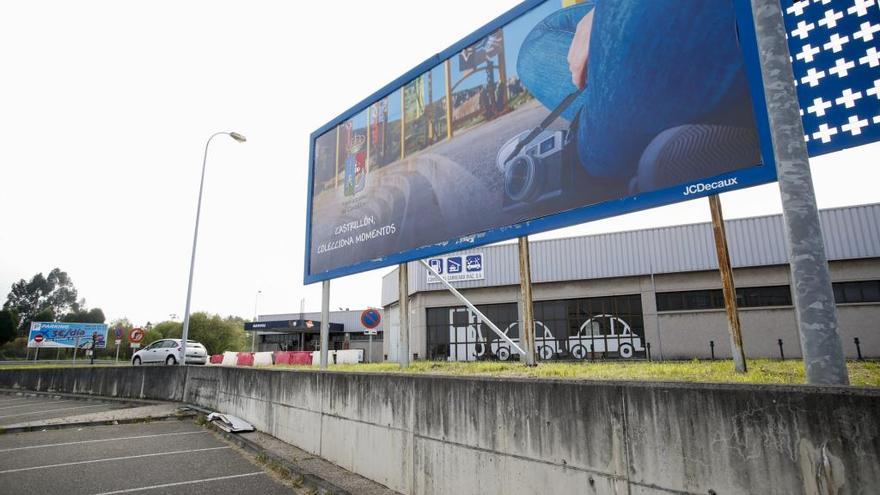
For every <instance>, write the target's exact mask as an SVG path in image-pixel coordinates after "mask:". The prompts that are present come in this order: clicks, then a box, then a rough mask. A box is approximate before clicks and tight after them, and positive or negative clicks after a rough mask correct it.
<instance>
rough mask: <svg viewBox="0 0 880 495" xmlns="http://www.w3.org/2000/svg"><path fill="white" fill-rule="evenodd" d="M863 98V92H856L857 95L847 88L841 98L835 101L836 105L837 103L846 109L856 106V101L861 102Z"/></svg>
mask: <svg viewBox="0 0 880 495" xmlns="http://www.w3.org/2000/svg"><path fill="white" fill-rule="evenodd" d="M861 98H862V92H861V91H856V92H855V93H853V91H852V90H851V89H849V88H847V89H844V90H843V93H841V94H840V98H838V99H836V100H834V103H837V104H838V105H843V106H845V107H846V108H852V107H854V106H856V100H860V99H861Z"/></svg>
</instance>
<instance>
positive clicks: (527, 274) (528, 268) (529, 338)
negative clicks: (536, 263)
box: [519, 236, 536, 366]
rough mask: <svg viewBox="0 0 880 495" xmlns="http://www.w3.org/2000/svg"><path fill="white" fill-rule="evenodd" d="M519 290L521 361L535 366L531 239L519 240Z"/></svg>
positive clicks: (522, 238) (523, 238) (521, 238)
mask: <svg viewBox="0 0 880 495" xmlns="http://www.w3.org/2000/svg"><path fill="white" fill-rule="evenodd" d="M519 290H520V294H521V296H522V297H521V299H522V310H521V311H522V313H521V314H522V327H521V329H522V332H520V334H521V335H520V342H522V347H523V350H524V351H525V353H523V354H522V355H520V360H521V361H522V363H523V364H525V365H526V366H535V364H536V363H535V318H534V312H533V309H534V308H533V306H532V263H531V260H530V259H529V238H528V237H525V236H524V237H520V238H519Z"/></svg>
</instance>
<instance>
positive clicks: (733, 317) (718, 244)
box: [709, 194, 748, 373]
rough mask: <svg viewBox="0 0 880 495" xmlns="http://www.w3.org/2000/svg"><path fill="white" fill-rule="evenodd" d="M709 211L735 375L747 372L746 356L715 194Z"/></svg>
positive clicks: (728, 255)
mask: <svg viewBox="0 0 880 495" xmlns="http://www.w3.org/2000/svg"><path fill="white" fill-rule="evenodd" d="M709 209H711V210H712V233H713V234H714V235H715V252H716V253H717V255H718V271H719V272H720V273H721V287H722V292H723V294H724V309H725V310H726V311H727V330H728V331H729V332H730V354H731V355H732V356H733V367H734V369H736V372H737V373H745V372H746V371H748V369H747V367H746V354H745V352H744V351H743V340H742V331H741V329H740V325H739V312H738V311H737V307H736V285H735V284H734V282H733V267H731V265H730V253H729V252H728V251H727V232H726V231H725V230H724V214H723V213H722V211H721V200H720V199H719V198H718V195H717V194H713V195H711V196H709Z"/></svg>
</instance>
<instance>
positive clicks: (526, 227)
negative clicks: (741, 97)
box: [303, 0, 776, 285]
mask: <svg viewBox="0 0 880 495" xmlns="http://www.w3.org/2000/svg"><path fill="white" fill-rule="evenodd" d="M545 1H546V0H525V1H524V2H523V3H521V4H519V5H517V6H516V7H514V8H512V9H510V10H508V11H507V12H505V13H504V14H502V15H500V16H499V17H497V18H495V19H494V20H492V21H490V22H489V23H487V24H486V25H484V26H483V27H481V28H479V29H477V30H476V31H474V32H473V33H471V34H470V35H468V36H466V37H465V38H463V39H461V40H460V41H458V42H456V43H454V44H453V45H451V46H450V47H448V48H446V49H445V50H443V51H442V52H440V53H437V54H435V55H433V56H431V57H430V58H428V59H427V60H425V61H424V62H422V63H420V64H419V65H417V66H415V67H414V68H412V69H411V70H409V71H407V72H406V73H405V74H403V75H402V76H400V77H398V78H396V79H394V80H393V81H392V82H390V83H389V84H386V85H385V86H384V87H383V88H382V89H380V90H378V91H376V92H375V93H373V94H371V95H370V96H368V97H367V98H365V99H364V100H362V101H361V102H359V103H358V104H356V105H354V106H353V107H351V108H349V109H348V110H346V111H345V112H343V113H342V114H340V115H339V116H337V117H336V118H334V119H332V120H330V121H329V122H327V123H326V124H324V125H323V126H321V127H320V128H318V130H316V131H314V132H313V133H312V134H311V135H310V137H309V174H308V184H307V188H308V194H307V200H306V201H307V203H306V242H305V265H304V267H303V274H304V275H303V282H304V283H305V284H306V285H308V284H312V283H315V282H321V281H324V280H331V279H334V278H339V277H344V276H347V275H353V274H355V273H360V272H364V271H368V270H374V269H377V268H383V267H386V266H392V265H397V264H400V263H405V262H408V261H416V260H420V259H425V258H429V257H433V256H438V255H442V254H446V253H450V252H455V251H460V250H463V249H471V248H476V247H479V246H484V245H486V244H492V243H496V242H501V241H506V240H510V239H514V238H516V237H521V236H526V235H531V234H537V233H540V232H546V231H548V230H555V229H560V228H563V227H569V226H572V225H577V224H580V223H585V222H590V221H594V220H601V219H604V218H609V217H613V216H618V215H623V214H626V213H633V212H636V211H641V210H647V209H650V208H656V207H659V206H665V205H669V204H674V203H678V202H681V201H687V200H691V199H697V198H701V197H706V196H709V195H712V194H720V193H722V192H730V191H734V190H737V189H744V188H747V187H753V186H757V185H761V184H766V183H769V182H774V181H776V166H775V162H774V160H773V146H772V141H771V137H770V126H769V116H768V114H767V104H766V98H765V95H764V79H763V77H762V75H761V69H760V64H759V58H758V46H757V38H756V35H755V25H754V22H753V18H752V8H751V3H750V1H749V0H732V3H733V7H734V10H735V12H736V19H737V28H738V35H739V36H738V39H739V43H740V47H741V49H742V52H743V58H744V64H745V70H746V76H747V78H748V82H749V89H750V91H751V93H752V107H753V110H754V115H755V120H756V124H757V129H758V135H759V139H760V147H761V157H762V159H763V164H761V165H757V166H754V167H750V168H746V169H742V170H738V171H735V172H730V173H726V174H721V175H715V176H710V177H706V178H703V179H700V180H698V181H692V182H687V183H683V184H680V185H677V186H673V187H669V188H665V189H660V190H657V191H652V192H650V193H646V194H640V195H636V196H629V197H627V198H623V199H617V200H612V201H606V202H603V203H597V204H593V205H587V206H583V207H580V208H576V209H573V210H569V211H565V212H562V213H557V214H554V215H550V216H547V217H541V218H537V219H535V220H530V221H527V222H522V223H518V224H513V225H509V226H505V227H500V228H496V229H490V230H487V231H484V232H478V233H474V234H471V235H468V236H464V237H460V238H458V239H451V240H448V241H445V242H441V243H437V244H431V245H427V246H422V247H419V248H415V249H410V250H408V251H402V252H399V253H394V254H391V255H388V256H384V257H381V258H376V259H372V260H368V261H363V262H360V263H355V264H352V265H348V266H345V267H341V268H336V269H333V270H327V271H324V272H319V273H311V271H310V267H311V244H312V198H313V193H314V183H313V181H314V177H313V175H314V162H315V145H316V141H317V139H318V138H319V137H320V136H322V135H323V134H325V133H326V132H328V131H330V130H332V129H333V128H335V127H336V126H337V125H339V124H341V123H342V122H345V121H346V120H348V119H350V118H352V117H354V116H355V115H357V114H359V113H360V112H362V111H363V110H365V109H367V108H368V107H369V106H370V105H372V104H373V103H375V102H376V101H379V100H381V99H382V98H385V97H386V96H388V95H390V94H391V93H393V92H394V91H396V90H398V89H399V88H401V87H402V86H404V85H405V84H407V83H409V82H410V81H412V80H413V79H415V78H416V77H417V76H419V75H421V74H422V73H424V72H426V71H428V70H430V69H432V68H433V67H435V66H437V65H438V64H441V63H442V62H443V61H444V60H446V59H448V58H450V57H452V56H455V55H456V54H458V53H459V52H460V51H462V50H463V49H465V48H467V47H468V46H471V45H473V44H474V43H476V42H477V41H479V40H481V39H483V38H485V37H486V36H488V35H489V34H491V33H492V32H494V31H495V30H497V29H499V28H501V27H502V26H504V25H506V24H508V23H510V22H512V21H514V20H516V19H517V18H518V17H520V16H522V15H524V14H525V13H526V12H528V11H529V10H531V9H533V8H535V7H537V6H539V5H541V4H543V3H544V2H545ZM701 185H702V187H701ZM707 185H715V186H718V187H706V186H707ZM689 189H690V190H692V191H693V192H687V191H688V190H689ZM701 189H702V190H701Z"/></svg>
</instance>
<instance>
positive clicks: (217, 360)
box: [208, 354, 223, 365]
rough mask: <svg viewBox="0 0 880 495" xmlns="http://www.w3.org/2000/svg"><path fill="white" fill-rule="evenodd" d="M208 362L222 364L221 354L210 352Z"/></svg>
mask: <svg viewBox="0 0 880 495" xmlns="http://www.w3.org/2000/svg"><path fill="white" fill-rule="evenodd" d="M208 364H213V365H220V364H223V354H212V355H211V359H210V360H208Z"/></svg>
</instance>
